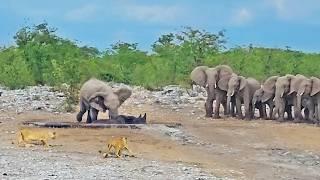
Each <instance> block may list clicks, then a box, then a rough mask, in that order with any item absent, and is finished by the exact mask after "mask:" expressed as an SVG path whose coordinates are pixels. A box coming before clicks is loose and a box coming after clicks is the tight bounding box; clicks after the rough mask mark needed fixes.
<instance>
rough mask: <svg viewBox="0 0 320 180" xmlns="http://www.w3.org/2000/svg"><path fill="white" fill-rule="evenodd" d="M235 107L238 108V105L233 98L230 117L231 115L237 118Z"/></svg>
mask: <svg viewBox="0 0 320 180" xmlns="http://www.w3.org/2000/svg"><path fill="white" fill-rule="evenodd" d="M235 106H236V104H235V99H234V97H232V98H231V107H230V115H231V116H232V117H235V116H236V112H235Z"/></svg>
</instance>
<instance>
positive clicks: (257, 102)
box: [252, 87, 273, 119]
mask: <svg viewBox="0 0 320 180" xmlns="http://www.w3.org/2000/svg"><path fill="white" fill-rule="evenodd" d="M262 96H263V89H262V87H261V88H260V89H258V90H256V92H254V94H253V97H252V106H253V109H255V108H258V109H259V110H260V111H259V115H260V118H262V119H267V118H268V117H267V111H266V104H265V103H263V102H262V99H261V97H262ZM269 107H270V112H271V109H273V105H269ZM269 117H270V115H269Z"/></svg>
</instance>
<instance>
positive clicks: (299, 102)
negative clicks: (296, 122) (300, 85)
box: [296, 94, 302, 118]
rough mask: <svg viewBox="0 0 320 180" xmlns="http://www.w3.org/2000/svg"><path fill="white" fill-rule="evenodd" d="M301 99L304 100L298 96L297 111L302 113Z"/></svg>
mask: <svg viewBox="0 0 320 180" xmlns="http://www.w3.org/2000/svg"><path fill="white" fill-rule="evenodd" d="M301 99H302V95H300V94H297V108H296V110H297V111H301ZM296 115H297V114H296ZM296 118H300V117H296Z"/></svg>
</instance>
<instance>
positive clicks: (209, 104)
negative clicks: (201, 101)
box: [204, 95, 214, 117]
mask: <svg viewBox="0 0 320 180" xmlns="http://www.w3.org/2000/svg"><path fill="white" fill-rule="evenodd" d="M213 100H214V97H213V96H212V95H208V97H207V100H206V103H205V105H204V106H205V109H206V117H212V113H213Z"/></svg>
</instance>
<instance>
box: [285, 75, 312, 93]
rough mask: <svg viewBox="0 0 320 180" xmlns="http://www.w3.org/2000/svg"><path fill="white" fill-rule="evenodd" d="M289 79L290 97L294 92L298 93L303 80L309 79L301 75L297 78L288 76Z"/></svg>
mask: <svg viewBox="0 0 320 180" xmlns="http://www.w3.org/2000/svg"><path fill="white" fill-rule="evenodd" d="M287 78H288V80H289V81H290V91H289V95H290V94H292V93H294V92H298V90H299V86H300V84H301V82H302V81H303V80H305V79H307V78H306V77H305V76H303V75H301V74H297V75H296V76H292V75H287Z"/></svg>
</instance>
